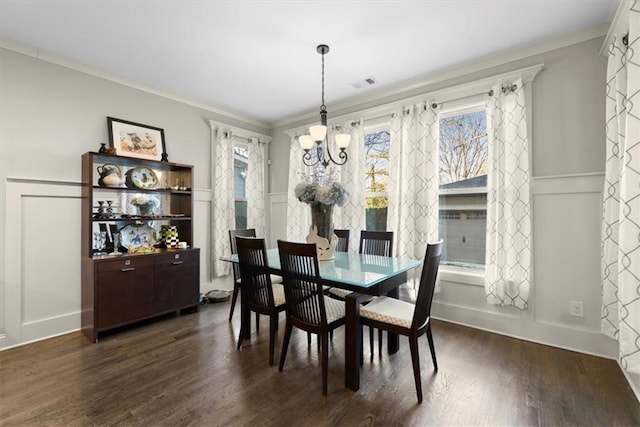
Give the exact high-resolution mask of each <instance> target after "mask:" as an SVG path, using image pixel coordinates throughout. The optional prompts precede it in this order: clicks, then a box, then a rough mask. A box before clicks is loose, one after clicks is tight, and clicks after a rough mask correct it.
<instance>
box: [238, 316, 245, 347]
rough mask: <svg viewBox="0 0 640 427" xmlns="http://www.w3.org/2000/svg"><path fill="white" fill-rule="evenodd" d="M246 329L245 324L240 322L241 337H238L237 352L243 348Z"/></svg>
mask: <svg viewBox="0 0 640 427" xmlns="http://www.w3.org/2000/svg"><path fill="white" fill-rule="evenodd" d="M244 328H246V326H245V324H244V322H240V335H239V336H238V346H237V347H236V350H240V347H242V337H244Z"/></svg>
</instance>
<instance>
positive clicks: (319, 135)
mask: <svg viewBox="0 0 640 427" xmlns="http://www.w3.org/2000/svg"><path fill="white" fill-rule="evenodd" d="M309 133H310V134H311V138H312V139H313V140H314V141H323V140H324V137H325V136H327V127H326V126H322V125H317V126H311V127H310V128H309Z"/></svg>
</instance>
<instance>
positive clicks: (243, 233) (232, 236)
mask: <svg viewBox="0 0 640 427" xmlns="http://www.w3.org/2000/svg"><path fill="white" fill-rule="evenodd" d="M236 236H240V237H256V229H255V228H247V229H238V230H229V240H230V244H231V255H234V254H237V253H238V247H237V246H236ZM233 280H234V281H238V280H240V265H238V264H236V263H233Z"/></svg>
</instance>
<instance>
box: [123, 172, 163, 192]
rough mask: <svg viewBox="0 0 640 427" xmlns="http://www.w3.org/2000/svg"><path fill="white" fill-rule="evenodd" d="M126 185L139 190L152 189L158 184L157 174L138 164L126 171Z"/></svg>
mask: <svg viewBox="0 0 640 427" xmlns="http://www.w3.org/2000/svg"><path fill="white" fill-rule="evenodd" d="M127 181H128V182H127V184H130V185H127V187H130V188H131V187H132V186H133V187H134V188H139V189H140V190H153V189H154V188H156V187H157V186H158V176H157V175H156V173H155V172H154V171H153V169H149V168H148V167H146V166H138V167H136V168H133V169H130V170H129V171H128V172H127Z"/></svg>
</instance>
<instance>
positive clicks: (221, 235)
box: [212, 130, 235, 277]
mask: <svg viewBox="0 0 640 427" xmlns="http://www.w3.org/2000/svg"><path fill="white" fill-rule="evenodd" d="M215 141H216V142H215V147H214V150H215V156H214V158H215V159H217V161H216V163H215V164H214V165H213V168H214V173H213V176H214V182H213V215H212V218H213V227H212V228H213V233H214V234H213V248H212V256H213V275H214V277H219V276H226V275H228V274H229V273H230V271H231V270H230V268H231V266H230V265H229V263H228V262H226V261H220V257H221V256H225V255H229V254H230V253H231V248H230V247H229V230H230V229H233V228H235V200H234V197H233V143H232V142H231V133H229V132H223V131H221V130H218V131H217V132H216V138H215Z"/></svg>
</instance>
